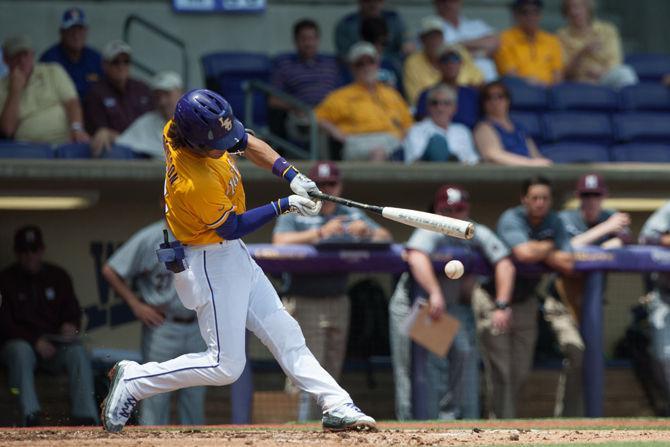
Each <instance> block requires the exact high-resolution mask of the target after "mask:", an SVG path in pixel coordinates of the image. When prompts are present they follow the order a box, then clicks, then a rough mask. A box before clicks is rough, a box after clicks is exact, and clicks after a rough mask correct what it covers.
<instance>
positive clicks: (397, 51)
mask: <svg viewBox="0 0 670 447" xmlns="http://www.w3.org/2000/svg"><path fill="white" fill-rule="evenodd" d="M369 17H383V18H384V20H385V21H386V26H387V28H388V40H387V44H386V46H385V53H384V54H383V57H384V58H390V59H393V60H396V61H397V62H400V61H401V60H402V57H403V55H404V54H406V53H407V52H408V49H409V48H410V44H408V43H405V38H406V35H405V34H406V32H405V23H404V22H403V20H402V17H400V15H399V14H398V13H397V12H395V11H390V10H387V9H384V0H358V11H357V12H352V13H351V14H348V15H346V16H344V17H343V18H342V19H341V20H340V21H339V22H338V23H337V25H336V27H335V48H336V50H337V55H338V56H339V57H340V59H341V60H342V61H345V60H347V59H348V54H349V51H350V50H351V47H353V46H354V44H356V43H357V42H359V41H360V40H362V36H361V34H360V33H361V22H362V21H363V19H366V18H369Z"/></svg>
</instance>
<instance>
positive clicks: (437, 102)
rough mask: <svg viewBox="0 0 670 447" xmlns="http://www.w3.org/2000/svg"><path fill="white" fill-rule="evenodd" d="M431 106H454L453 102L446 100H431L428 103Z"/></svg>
mask: <svg viewBox="0 0 670 447" xmlns="http://www.w3.org/2000/svg"><path fill="white" fill-rule="evenodd" d="M429 104H430V105H431V106H450V105H453V104H454V101H451V100H447V99H433V100H431V101H430V102H429Z"/></svg>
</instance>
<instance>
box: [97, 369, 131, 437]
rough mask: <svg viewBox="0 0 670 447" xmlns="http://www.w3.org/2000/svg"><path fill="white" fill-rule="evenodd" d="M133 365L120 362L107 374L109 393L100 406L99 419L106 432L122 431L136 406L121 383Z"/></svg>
mask: <svg viewBox="0 0 670 447" xmlns="http://www.w3.org/2000/svg"><path fill="white" fill-rule="evenodd" d="M133 363H135V364H136V362H131V361H129V360H121V361H120V362H117V363H116V365H114V367H113V368H112V369H111V370H109V373H108V374H107V375H108V377H109V381H110V386H109V393H107V397H106V398H105V400H104V401H102V405H100V408H101V409H102V412H101V413H100V419H102V426H103V427H104V429H105V430H107V431H108V432H111V433H118V432H120V431H121V430H123V427H124V426H125V425H126V422H128V419H129V418H130V415H131V414H132V413H133V409H134V408H135V405H137V402H138V400H137V399H135V398H134V397H133V396H132V395H131V394H130V392H129V391H128V388H127V387H126V384H125V382H124V381H123V375H124V371H125V370H126V369H127V368H128V366H130V365H132V364H133Z"/></svg>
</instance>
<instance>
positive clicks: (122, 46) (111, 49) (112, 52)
mask: <svg viewBox="0 0 670 447" xmlns="http://www.w3.org/2000/svg"><path fill="white" fill-rule="evenodd" d="M119 54H127V55H128V56H130V55H131V54H133V50H132V49H131V48H130V45H128V44H127V43H125V42H124V41H123V40H112V41H111V42H108V43H107V45H105V48H104V49H103V50H102V58H103V59H104V60H106V61H111V60H113V59H114V58H115V57H116V56H118V55H119Z"/></svg>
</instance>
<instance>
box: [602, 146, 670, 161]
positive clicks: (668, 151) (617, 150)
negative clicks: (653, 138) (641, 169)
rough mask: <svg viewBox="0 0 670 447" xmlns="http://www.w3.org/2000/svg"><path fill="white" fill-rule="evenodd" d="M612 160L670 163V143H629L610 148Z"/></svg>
mask: <svg viewBox="0 0 670 447" xmlns="http://www.w3.org/2000/svg"><path fill="white" fill-rule="evenodd" d="M610 153H611V155H612V161H618V162H626V161H637V162H643V163H670V144H653V143H651V144H643V143H630V144H620V145H617V146H612V147H611V148H610Z"/></svg>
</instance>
